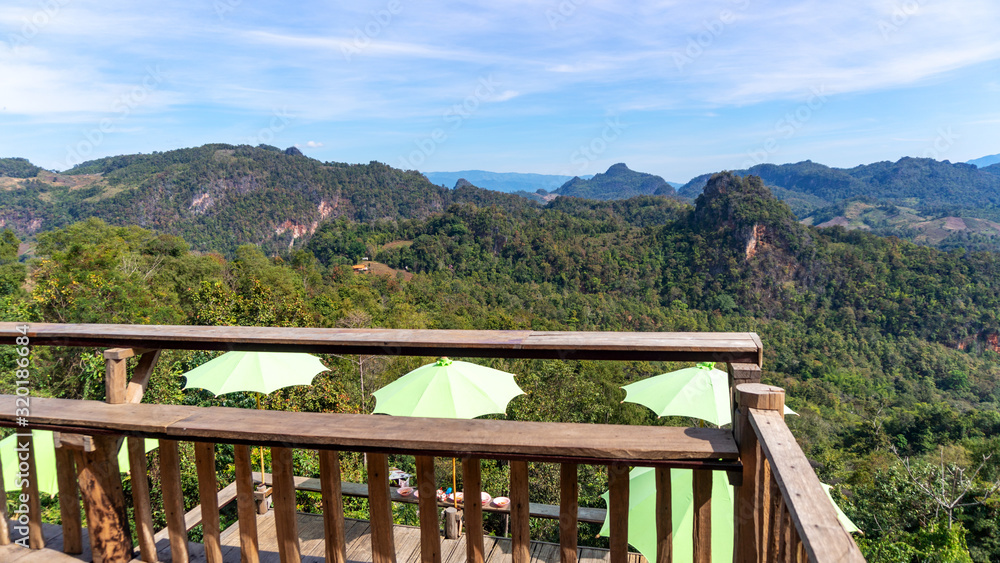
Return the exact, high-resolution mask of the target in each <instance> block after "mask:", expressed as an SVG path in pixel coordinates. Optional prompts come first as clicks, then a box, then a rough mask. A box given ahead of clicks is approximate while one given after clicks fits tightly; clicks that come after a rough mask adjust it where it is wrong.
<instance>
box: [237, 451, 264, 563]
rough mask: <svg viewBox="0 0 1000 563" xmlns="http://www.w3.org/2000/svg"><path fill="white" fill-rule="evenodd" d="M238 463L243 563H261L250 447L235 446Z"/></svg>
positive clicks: (241, 557) (238, 501) (238, 496)
mask: <svg viewBox="0 0 1000 563" xmlns="http://www.w3.org/2000/svg"><path fill="white" fill-rule="evenodd" d="M233 457H234V458H235V461H236V492H237V495H236V505H237V507H236V508H237V512H238V513H239V524H240V561H241V563H260V554H259V551H260V550H259V547H258V543H257V541H258V540H257V505H256V503H255V502H254V498H253V494H254V486H253V477H252V476H251V471H250V446H247V445H244V444H236V445H234V446H233Z"/></svg>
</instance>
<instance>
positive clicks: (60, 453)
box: [52, 433, 145, 554]
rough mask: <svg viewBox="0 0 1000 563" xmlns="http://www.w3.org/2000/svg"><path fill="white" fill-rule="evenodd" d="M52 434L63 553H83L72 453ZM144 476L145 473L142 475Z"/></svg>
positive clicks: (78, 494) (81, 525)
mask: <svg viewBox="0 0 1000 563" xmlns="http://www.w3.org/2000/svg"><path fill="white" fill-rule="evenodd" d="M56 434H57V433H53V435H52V440H53V441H54V442H55V444H53V445H54V447H55V454H56V479H57V481H58V484H59V516H60V518H61V519H62V530H63V553H71V554H78V553H83V523H82V522H81V521H80V487H79V486H78V485H77V484H76V462H75V461H74V459H73V451H72V450H70V449H69V448H65V447H62V446H61V444H60V441H59V440H57V439H56ZM143 475H145V472H144V473H143Z"/></svg>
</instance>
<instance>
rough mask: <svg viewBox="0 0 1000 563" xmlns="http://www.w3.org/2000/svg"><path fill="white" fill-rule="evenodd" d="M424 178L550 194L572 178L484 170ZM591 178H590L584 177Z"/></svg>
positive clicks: (441, 182)
mask: <svg viewBox="0 0 1000 563" xmlns="http://www.w3.org/2000/svg"><path fill="white" fill-rule="evenodd" d="M424 176H425V177H426V178H427V179H428V180H429V181H430V182H431V183H432V184H436V185H439V186H446V187H447V186H454V185H455V183H456V182H458V180H460V179H464V180H466V181H467V182H470V183H471V184H472V185H474V186H477V187H480V188H484V189H487V190H495V191H498V192H507V193H515V192H519V191H523V192H536V191H538V190H545V191H547V192H551V191H553V190H555V189H556V188H558V187H559V186H561V185H563V184H565V183H566V181H567V180H570V179H572V176H558V175H553V174H528V173H520V172H488V171H486V170H460V171H458V172H424ZM585 177H586V178H591V177H592V176H585Z"/></svg>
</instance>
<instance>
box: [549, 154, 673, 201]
mask: <svg viewBox="0 0 1000 563" xmlns="http://www.w3.org/2000/svg"><path fill="white" fill-rule="evenodd" d="M553 193H554V194H556V195H564V196H571V197H582V198H586V199H602V200H606V199H628V198H630V197H635V196H640V195H653V194H660V195H672V194H673V193H674V187H673V186H671V185H670V184H668V183H667V182H666V181H665V180H664V179H663V178H661V177H659V176H654V175H653V174H646V173H645V172H636V171H634V170H630V169H629V167H628V166H625V164H624V163H618V164H615V165H612V166H611V167H610V168H608V170H607V172H605V173H603V174H596V175H594V177H593V178H591V179H589V180H585V179H583V178H580V177H575V178H573V179H571V180H569V181H567V182H566V183H565V184H563V185H562V186H560V187H559V189H558V190H555V191H554V192H553Z"/></svg>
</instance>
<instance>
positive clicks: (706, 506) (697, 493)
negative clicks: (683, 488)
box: [691, 469, 712, 563]
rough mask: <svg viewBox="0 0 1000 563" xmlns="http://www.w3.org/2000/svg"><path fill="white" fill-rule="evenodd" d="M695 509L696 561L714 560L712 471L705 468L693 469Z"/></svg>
mask: <svg viewBox="0 0 1000 563" xmlns="http://www.w3.org/2000/svg"><path fill="white" fill-rule="evenodd" d="M692 474H693V475H692V478H691V482H692V487H693V488H694V495H693V500H692V508H691V509H692V510H693V511H694V518H693V526H692V535H693V541H692V545H694V559H693V561H694V563H711V562H712V472H711V471H708V470H704V469H695V470H693V471H692Z"/></svg>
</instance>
